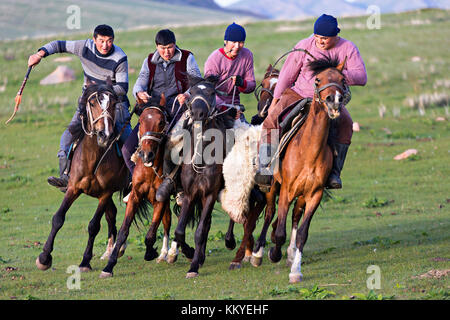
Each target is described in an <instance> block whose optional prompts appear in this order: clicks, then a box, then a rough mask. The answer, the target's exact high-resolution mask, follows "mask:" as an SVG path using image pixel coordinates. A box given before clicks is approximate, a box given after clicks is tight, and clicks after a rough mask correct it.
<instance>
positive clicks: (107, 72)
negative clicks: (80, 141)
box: [28, 25, 131, 191]
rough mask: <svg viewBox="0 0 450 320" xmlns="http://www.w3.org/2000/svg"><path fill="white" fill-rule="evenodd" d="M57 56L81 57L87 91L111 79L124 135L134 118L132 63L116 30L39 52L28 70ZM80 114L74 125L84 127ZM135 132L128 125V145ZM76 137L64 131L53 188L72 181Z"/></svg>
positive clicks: (106, 29)
mask: <svg viewBox="0 0 450 320" xmlns="http://www.w3.org/2000/svg"><path fill="white" fill-rule="evenodd" d="M54 53H72V54H74V55H76V56H78V57H79V59H80V62H81V66H82V67H83V73H84V85H83V90H84V88H85V87H86V84H87V81H88V80H89V81H93V82H95V83H106V80H107V78H108V77H109V78H110V79H111V81H112V83H113V89H114V92H115V93H116V94H117V95H118V97H119V102H118V103H117V104H116V109H115V122H116V123H115V128H114V130H115V131H116V134H117V133H118V132H120V131H121V129H122V127H123V126H124V125H125V123H126V122H127V120H128V119H129V118H130V113H129V111H128V108H129V106H130V103H129V101H128V98H127V92H128V60H127V55H126V54H125V52H123V50H122V49H121V48H120V47H118V46H116V45H115V44H114V30H113V29H112V28H111V27H110V26H108V25H99V26H97V27H96V28H95V30H94V35H93V37H92V39H86V40H77V41H65V40H56V41H52V42H49V43H47V44H46V45H44V46H43V47H41V48H39V50H38V52H37V53H35V54H33V55H31V56H30V57H29V59H28V66H34V65H37V64H38V63H39V62H40V61H41V59H42V58H45V57H47V56H49V55H51V54H54ZM79 115H80V112H79V110H78V108H77V111H76V112H75V114H74V116H73V118H72V121H71V123H70V124H69V126H72V125H81V119H80V116H79ZM130 132H131V126H130V125H129V124H127V127H126V128H125V129H124V132H123V133H122V135H121V137H120V141H121V142H122V143H124V142H125V140H126V139H127V137H128V135H129V134H130ZM71 143H72V135H71V133H70V132H69V130H68V129H66V130H65V131H64V133H63V134H62V136H61V140H60V149H59V151H58V158H59V171H60V178H57V177H49V178H48V180H47V181H48V183H49V184H50V185H52V186H55V187H58V188H60V189H61V190H63V191H64V190H65V188H66V187H67V182H68V180H69V171H70V161H69V159H68V155H69V151H70V150H69V149H70V145H71Z"/></svg>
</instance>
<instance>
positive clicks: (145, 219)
mask: <svg viewBox="0 0 450 320" xmlns="http://www.w3.org/2000/svg"><path fill="white" fill-rule="evenodd" d="M150 208H152V204H151V203H150V201H148V200H147V199H145V198H144V199H142V200H141V201H139V204H138V207H137V210H136V214H135V215H134V220H133V221H134V223H135V225H136V227H137V228H138V229H139V224H138V220H139V222H140V223H141V224H142V225H143V226H146V225H148V224H149V221H151V218H152V213H153V210H151V212H150Z"/></svg>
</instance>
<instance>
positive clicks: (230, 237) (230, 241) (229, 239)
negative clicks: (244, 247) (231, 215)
mask: <svg viewBox="0 0 450 320" xmlns="http://www.w3.org/2000/svg"><path fill="white" fill-rule="evenodd" d="M233 228H234V221H233V220H232V219H230V223H229V224H228V230H227V234H226V235H225V247H226V248H227V249H228V250H233V249H234V248H236V240H235V239H234V233H233Z"/></svg>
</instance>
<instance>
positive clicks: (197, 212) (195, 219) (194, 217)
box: [187, 203, 203, 229]
mask: <svg viewBox="0 0 450 320" xmlns="http://www.w3.org/2000/svg"><path fill="white" fill-rule="evenodd" d="M202 211H203V206H202V204H201V203H197V204H196V205H195V207H194V212H193V214H191V215H189V218H188V221H187V224H190V225H191V228H192V229H194V227H195V225H198V223H199V222H200V217H201V215H202Z"/></svg>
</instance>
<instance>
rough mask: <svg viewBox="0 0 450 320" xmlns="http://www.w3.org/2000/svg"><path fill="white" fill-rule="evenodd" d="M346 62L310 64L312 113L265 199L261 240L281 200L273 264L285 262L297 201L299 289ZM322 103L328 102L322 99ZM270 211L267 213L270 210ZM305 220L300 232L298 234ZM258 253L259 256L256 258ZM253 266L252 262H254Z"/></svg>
mask: <svg viewBox="0 0 450 320" xmlns="http://www.w3.org/2000/svg"><path fill="white" fill-rule="evenodd" d="M345 61H346V60H344V61H343V62H341V63H340V62H339V61H338V60H337V59H332V58H327V57H324V58H322V59H318V60H315V61H312V62H310V63H309V68H310V69H311V70H312V71H313V74H314V76H315V77H316V78H315V82H314V87H315V91H314V97H313V100H312V103H311V106H310V108H309V112H308V116H307V118H306V120H305V123H304V124H303V126H302V127H301V128H300V129H299V130H298V132H297V133H296V134H295V135H294V136H293V138H292V140H291V141H290V142H289V144H288V145H287V147H286V150H285V153H284V157H283V160H282V165H281V168H280V169H279V171H277V172H275V174H274V180H275V181H274V183H273V184H272V187H271V190H270V191H269V194H268V196H267V198H268V205H267V207H268V210H270V212H269V213H268V212H267V211H266V218H267V219H266V220H265V223H264V227H263V231H262V232H261V236H262V235H263V234H264V237H265V232H267V228H268V225H269V224H270V221H271V216H273V214H274V211H275V199H276V195H277V194H278V193H279V199H278V218H277V221H276V229H275V232H274V233H273V234H272V240H273V241H274V242H275V247H273V248H271V249H270V251H269V258H270V260H271V261H272V262H278V261H280V259H281V256H282V253H281V247H282V245H283V244H284V242H285V241H286V217H287V213H288V210H289V206H290V205H291V203H292V202H293V201H294V200H295V199H297V200H296V201H297V202H296V203H295V207H294V213H293V228H294V229H293V234H292V236H291V243H295V246H290V247H289V249H288V253H289V250H290V253H291V254H293V259H292V260H293V261H292V266H291V272H290V274H289V281H290V282H291V283H296V282H299V281H301V280H302V277H303V275H302V273H301V258H302V254H303V248H304V246H305V243H306V240H307V237H308V229H309V226H310V223H311V219H312V217H313V215H314V213H315V211H316V209H317V207H318V206H319V204H320V201H321V199H322V196H323V192H324V189H325V187H326V182H327V179H328V175H329V173H330V171H331V168H332V165H333V154H332V150H331V147H330V146H329V145H328V133H329V129H330V122H331V120H332V119H336V118H338V117H339V115H340V107H341V104H342V101H343V95H344V91H345V90H344V87H345V86H346V84H345V78H344V75H343V74H342V70H343V68H344V65H345ZM323 97H324V98H323ZM266 210H267V209H266ZM302 215H303V219H302V222H301V224H300V227H299V228H298V229H297V230H296V232H295V229H296V228H297V223H298V222H299V220H300V218H301V216H302ZM260 241H261V242H265V239H264V240H260V239H259V240H258V242H257V245H256V246H255V250H254V255H255V256H257V257H258V258H261V254H260V252H261V243H260ZM258 251H259V254H258ZM252 264H253V261H252Z"/></svg>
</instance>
